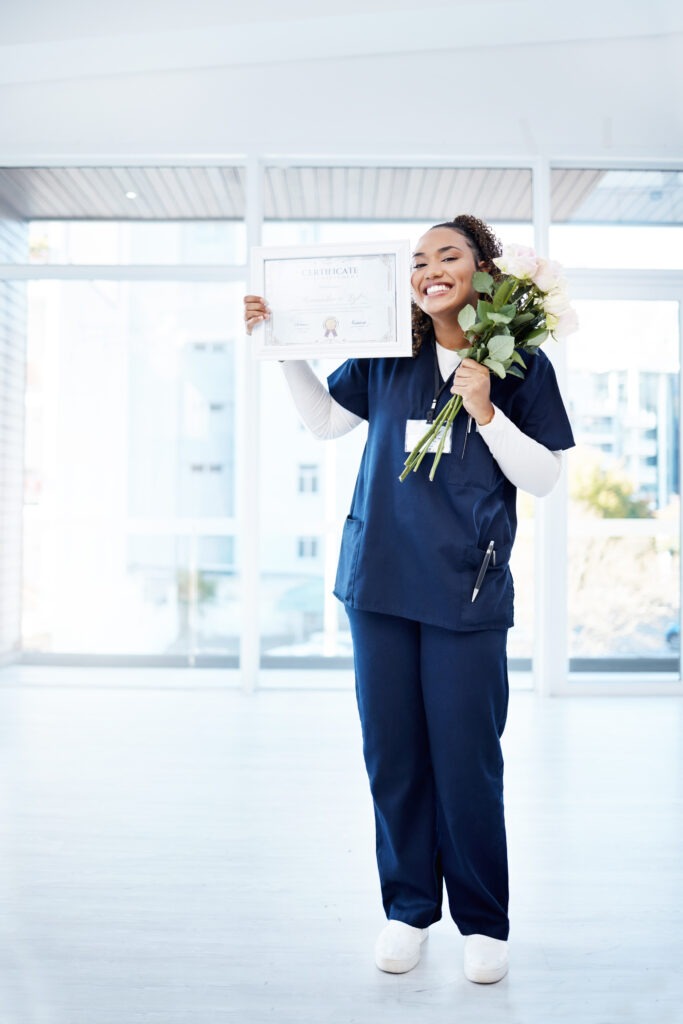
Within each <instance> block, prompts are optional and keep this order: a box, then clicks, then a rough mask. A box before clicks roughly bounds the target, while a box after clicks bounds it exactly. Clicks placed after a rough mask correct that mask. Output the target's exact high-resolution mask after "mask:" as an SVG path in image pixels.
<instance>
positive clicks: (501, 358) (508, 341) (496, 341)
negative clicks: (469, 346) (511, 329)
mask: <svg viewBox="0 0 683 1024" xmlns="http://www.w3.org/2000/svg"><path fill="white" fill-rule="evenodd" d="M514 350H515V339H514V338H513V337H512V336H511V335H509V334H496V336H495V337H494V338H491V340H490V341H489V356H490V358H491V359H493V360H494V361H497V362H501V363H504V362H505V360H506V359H509V358H510V356H511V355H512V353H513V352H514Z"/></svg>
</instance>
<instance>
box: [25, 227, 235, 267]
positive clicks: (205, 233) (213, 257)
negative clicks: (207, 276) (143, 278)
mask: <svg viewBox="0 0 683 1024" xmlns="http://www.w3.org/2000/svg"><path fill="white" fill-rule="evenodd" d="M246 245H247V242H246V229H245V227H244V223H243V222H242V221H225V220H222V221H65V220H60V221H32V222H31V224H30V231H29V251H28V252H27V253H26V254H25V256H24V261H25V262H27V263H29V262H30V263H34V264H50V265H60V264H81V265H85V266H87V265H92V264H99V265H101V266H107V265H111V264H115V265H122V266H123V265H144V264H162V265H164V266H165V265H167V264H169V265H173V264H186V265H187V264H190V265H193V264H194V265H197V264H199V265H202V264H203V265H213V264H240V263H244V262H245V261H246Z"/></svg>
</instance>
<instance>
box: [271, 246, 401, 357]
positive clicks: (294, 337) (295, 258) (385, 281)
mask: <svg viewBox="0 0 683 1024" xmlns="http://www.w3.org/2000/svg"><path fill="white" fill-rule="evenodd" d="M251 288H252V293H253V294H255V295H261V296H263V297H264V298H265V300H266V302H267V303H268V306H269V309H270V317H269V319H268V320H266V321H264V322H263V323H261V324H258V325H257V327H256V328H255V329H254V331H253V335H252V344H253V351H254V355H255V356H256V358H258V359H278V360H286V359H315V358H320V359H323V358H342V359H344V358H350V357H360V358H362V357H368V358H370V357H371V358H375V357H382V356H385V357H386V356H410V355H412V330H411V313H410V243H409V242H408V241H407V240H405V241H391V242H358V243H355V244H343V245H314V246H312V245H305V246H294V247H285V246H258V247H255V248H254V249H252V254H251Z"/></svg>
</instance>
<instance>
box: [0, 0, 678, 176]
mask: <svg viewBox="0 0 683 1024" xmlns="http://www.w3.org/2000/svg"><path fill="white" fill-rule="evenodd" d="M368 2H369V7H370V8H371V9H372V10H371V13H370V14H366V15H360V14H359V15H356V14H349V15H348V16H345V17H343V18H342V17H338V18H337V19H332V18H325V17H320V18H317V19H311V18H309V19H308V20H306V19H299V20H298V21H292V20H291V19H289V20H287V19H286V18H285V16H284V15H282V14H281V15H280V17H281V18H282V19H283V20H282V21H280V22H279V23H277V24H275V23H273V22H272V21H270V22H269V21H261V22H260V23H256V24H254V25H253V26H249V25H244V24H241V25H236V24H231V25H226V24H222V25H218V26H216V28H215V31H213V33H211V30H210V28H209V27H207V25H206V21H207V19H208V18H209V13H212V16H213V18H214V19H215V18H216V17H217V14H216V12H215V11H213V12H209V13H207V11H206V3H205V4H204V5H203V10H204V15H205V16H204V18H203V20H202V18H201V17H200V15H199V14H198V24H197V26H196V28H195V29H191V28H189V27H188V28H186V29H185V31H181V29H180V28H178V27H177V26H178V24H179V23H178V17H179V15H178V8H177V6H176V7H172V11H173V12H174V18H175V20H173V19H171V22H170V24H171V28H168V27H167V25H166V23H165V22H164V21H163V20H162V21H161V22H160V26H164V27H163V28H162V27H160V29H159V32H158V33H154V32H152V31H150V24H149V18H148V19H147V21H145V22H143V27H144V28H146V30H147V31H146V32H145V33H140V34H139V35H137V36H136V35H134V34H131V33H130V28H131V26H134V25H135V24H136V22H135V19H134V16H133V14H132V13H130V11H129V13H130V18H129V19H128V20H126V11H125V9H124V10H122V11H121V19H120V21H119V32H125V33H127V34H124V35H118V36H117V35H116V34H113V35H111V36H109V37H107V38H103V37H102V38H94V39H90V40H85V39H84V38H81V39H80V41H79V40H78V39H77V36H78V35H79V34H80V35H81V36H83V37H85V36H86V35H88V33H92V31H93V27H92V26H90V25H89V24H84V25H83V28H82V29H79V26H78V24H77V23H75V24H74V25H73V26H72V28H71V36H72V38H71V39H66V38H62V39H59V40H54V39H53V40H52V41H49V42H45V41H42V42H40V41H36V42H35V43H30V42H27V41H26V39H27V31H28V28H27V18H28V14H27V15H26V17H25V19H24V22H23V23H22V24H20V25H17V24H14V23H13V24H10V25H9V28H8V29H7V31H6V33H5V34H4V35H3V31H2V18H1V17H0V42H4V44H5V45H0V66H1V68H2V70H1V71H0V82H4V84H2V85H0V164H1V163H2V162H14V161H17V162H22V161H23V160H24V159H30V160H32V161H39V160H41V159H44V160H58V159H59V158H60V157H65V158H68V157H79V156H83V157H88V158H98V157H102V158H104V159H106V157H107V156H117V155H118V156H121V157H130V156H133V157H134V156H136V155H137V156H140V157H143V156H145V155H147V156H150V157H154V156H162V155H168V156H183V155H187V156H188V157H196V156H202V155H207V156H209V155H218V154H224V155H230V154H235V155H237V154H242V153H247V152H256V153H281V154H287V153H297V154H304V153H307V154H319V155H335V154H355V155H363V154H369V155H378V156H381V155H382V154H386V155H406V156H410V155H415V156H439V155H442V154H443V155H447V156H450V157H457V156H459V155H462V156H469V157H473V156H479V155H482V156H485V155H488V154H490V155H497V156H508V155H509V156H517V157H528V156H534V155H537V154H542V155H548V156H551V157H553V158H556V159H561V158H573V157H576V158H585V159H603V158H604V159H614V158H632V159H634V160H637V159H645V160H655V161H656V160H658V159H662V160H664V159H673V160H676V159H681V158H683V116H682V114H681V104H680V102H679V100H680V97H681V96H683V33H682V32H681V30H683V13H681V14H680V15H679V14H678V13H676V12H677V10H678V8H679V5H678V4H673V3H666V2H664V3H662V2H659V3H658V2H656V0H651V3H650V4H648V5H645V4H642V3H641V4H639V5H638V6H637V7H636V5H634V4H632V3H629V2H625V0H622V2H620V3H612V2H611V0H610V2H607V3H602V4H601V3H600V2H599V0H598V2H596V3H594V4H592V5H586V4H585V3H584V2H583V0H575V2H574V3H573V4H571V5H569V4H567V5H566V7H565V6H564V5H562V6H560V5H558V6H557V7H556V8H553V6H552V5H549V4H547V3H540V2H537V0H533V2H528V3H516V2H513V0H508V2H507V3H500V2H499V3H479V4H476V3H474V2H473V0H461V2H460V3H451V4H449V5H448V7H443V6H442V7H439V6H438V0H436V2H435V3H433V4H432V7H434V10H430V9H424V10H422V11H417V10H416V11H413V12H406V10H405V6H406V5H405V2H403V3H397V4H396V5H394V6H396V8H397V10H396V11H395V12H394V13H393V14H390V13H388V12H387V10H386V8H387V3H386V2H381V0H368ZM155 5H156V0H154V4H152V6H153V7H154V6H155ZM17 6H19V5H17ZM31 6H33V7H37V8H40V7H42V6H44V5H43V0H37V2H34V3H33V5H32V4H31V3H30V2H29V4H28V8H29V11H30V8H31ZM63 6H64V5H60V7H63ZM66 6H67V8H68V6H69V5H68V3H67V5H66ZM143 6H144V7H146V8H149V6H150V5H149V3H148V4H147V5H144V4H143ZM157 6H158V5H157ZM123 7H124V8H125V7H126V4H125V3H124V4H123ZM228 7H230V8H232V7H233V5H231V4H230V5H228ZM584 7H586V8H587V9H591V10H593V11H594V12H596V14H595V16H594V17H592V18H591V17H586V18H584V19H583V20H580V19H581V17H582V9H583V8H584ZM260 8H261V14H263V15H264V16H265V15H266V14H267V13H268V12H267V11H264V5H263V3H261V5H260ZM399 8H400V9H399ZM330 9H332V6H331V4H328V5H327V7H326V6H325V4H323V5H322V7H321V11H322V12H324V11H326V10H330ZM517 9H519V10H517ZM600 10H602V15H603V16H602V18H598V17H597V12H599V11H600ZM477 11H479V13H480V14H481V18H479V19H474V15H475V14H476V13H477ZM496 11H497V12H498V13H497V16H498V19H500V16H501V11H503V12H504V13H505V17H506V18H507V19H508V21H509V25H510V28H509V32H510V38H511V39H512V42H511V44H509V45H508V44H507V43H506V42H505V38H501V33H500V31H499V30H497V29H496V24H497V23H496V20H495V18H494V15H495V14H496ZM516 11H517V13H521V14H523V15H524V18H523V19H522V21H521V22H520V25H521V28H520V27H517V28H514V30H513V26H514V25H516V24H517V23H516V22H515V20H514V19H513V18H511V16H512V15H514V14H515V12H516ZM667 12H668V13H667ZM78 13H79V12H78V11H76V14H78ZM80 13H81V14H82V12H80ZM148 13H149V12H148ZM200 13H201V11H200ZM584 13H585V12H584ZM636 13H638V14H639V17H638V18H637V19H636V18H635V14H636ZM610 14H611V15H612V20H610V18H609V17H608V18H606V15H610ZM648 14H649V18H648V17H646V15H648ZM487 15H488V16H489V20H488V21H487V20H486V16H487ZM534 15H536V16H537V17H534ZM247 16H248V15H243V17H247ZM159 17H160V18H162V19H163V13H162V8H161V7H159ZM185 17H186V18H187V10H186V13H185ZM658 18H659V21H658ZM563 19H564V20H563ZM629 19H630V20H629ZM110 20H111V19H110ZM235 20H237V19H236V18H235ZM15 21H16V17H15ZM679 22H681V24H680V25H679ZM37 23H38V22H37ZM105 24H107V21H106V19H105ZM411 24H412V25H413V26H414V28H415V32H414V38H413V37H411V35H410V27H411ZM506 24H507V22H506ZM610 25H613V27H614V34H615V36H616V35H617V34H618V33H626V34H624V35H622V37H621V38H605V37H604V35H605V32H606V31H607V30H608V28H609V26H610ZM426 26H428V31H426ZM459 26H460V27H463V26H464V27H466V28H468V30H469V33H470V35H469V37H468V38H466V39H465V38H463V35H462V33H461V32H459V31H458V27H459ZM606 26H607V28H606ZM624 26H626V27H624ZM671 26H673V27H674V28H677V29H678V31H677V32H672V33H667V34H656V33H657V32H658V31H662V30H664V29H667V28H671ZM333 30H337V31H336V32H334V31H333ZM342 30H343V31H342ZM356 30H357V31H356ZM112 31H113V30H112ZM354 32H356V34H354ZM55 33H56V29H55V28H54V27H53V29H52V34H53V36H54V34H55ZM48 34H49V33H48ZM61 35H62V36H63V37H66V36H67V35H69V31H67V29H64V30H63V31H62V32H61ZM591 36H593V37H591ZM212 37H213V40H214V41H213V43H211V38H212ZM37 38H39V32H38V34H37ZM570 38H573V41H562V40H563V39H566V40H569V39H570ZM260 39H261V40H262V43H260V42H259V40H260ZM487 39H492V40H493V41H494V42H495V45H491V46H486V45H482V44H484V43H486V41H487ZM183 40H185V44H184V45H183ZM246 40H250V43H249V44H248V45H247V43H246V42H244V46H243V48H242V50H241V51H240V44H241V42H243V41H246ZM276 44H277V45H276ZM370 44H372V45H373V46H374V47H375V49H376V50H377V52H376V53H367V52H365V53H364V51H367V50H368V48H370ZM430 46H431V47H434V49H433V50H430V49H429V47H430ZM440 47H441V49H439V48H440ZM446 47H448V48H446ZM354 48H355V51H356V52H357V53H358V54H359V55H354ZM402 48H403V49H402ZM391 50H394V51H396V52H389V51H391ZM399 51H400V52H399ZM302 52H303V53H306V54H308V53H310V54H311V57H310V58H308V59H306V58H305V57H301V53H302ZM278 53H279V54H281V59H280V60H274V59H273V58H274V57H275V56H277V54H278ZM330 54H331V55H332V56H330ZM296 55H298V59H296V60H294V59H293V57H294V56H296ZM240 60H241V61H242V63H240ZM211 62H215V64H216V66H213V67H209V66H206V64H207V63H211ZM190 65H191V66H190ZM146 69H148V70H146ZM27 79H28V80H27ZM31 79H32V80H31Z"/></svg>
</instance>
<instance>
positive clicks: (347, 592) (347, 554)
mask: <svg viewBox="0 0 683 1024" xmlns="http://www.w3.org/2000/svg"><path fill="white" fill-rule="evenodd" d="M363 526H364V523H363V521H362V520H361V519H354V518H353V516H347V517H346V522H345V523H344V529H343V532H342V542H341V551H340V553H339V564H338V566H337V577H336V580H335V584H334V593H335V595H336V596H337V597H338V598H339V600H340V601H343V602H344V603H345V604H350V605H353V588H354V584H355V580H356V566H357V565H358V556H359V554H360V546H361V539H362V536H363Z"/></svg>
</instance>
